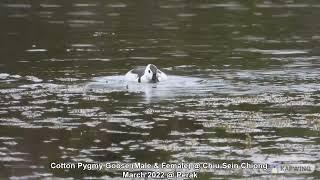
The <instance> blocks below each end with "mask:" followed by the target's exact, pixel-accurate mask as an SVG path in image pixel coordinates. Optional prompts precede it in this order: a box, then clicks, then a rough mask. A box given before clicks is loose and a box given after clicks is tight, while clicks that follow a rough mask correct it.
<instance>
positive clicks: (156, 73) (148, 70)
mask: <svg viewBox="0 0 320 180" xmlns="http://www.w3.org/2000/svg"><path fill="white" fill-rule="evenodd" d="M125 79H126V80H127V81H136V82H138V83H141V82H147V83H157V82H161V81H165V80H167V79H168V76H167V75H166V74H165V73H164V72H162V71H160V70H159V69H158V68H157V66H155V65H153V64H148V65H147V66H140V67H137V68H134V69H132V70H130V71H129V72H127V74H126V75H125Z"/></svg>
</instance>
